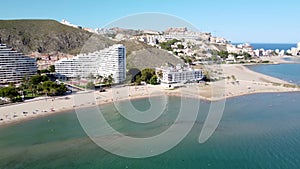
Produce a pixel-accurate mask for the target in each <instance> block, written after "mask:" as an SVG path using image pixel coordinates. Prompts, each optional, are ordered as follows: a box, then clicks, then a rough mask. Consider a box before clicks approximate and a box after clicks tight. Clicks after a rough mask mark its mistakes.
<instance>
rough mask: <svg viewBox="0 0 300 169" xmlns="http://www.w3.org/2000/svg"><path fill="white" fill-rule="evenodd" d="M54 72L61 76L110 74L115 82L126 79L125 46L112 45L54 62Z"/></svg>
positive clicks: (85, 76)
mask: <svg viewBox="0 0 300 169" xmlns="http://www.w3.org/2000/svg"><path fill="white" fill-rule="evenodd" d="M55 69H56V73H57V74H58V75H59V76H61V77H66V78H76V77H82V78H87V77H89V76H90V75H91V74H92V75H93V76H97V75H99V76H103V77H108V76H110V75H112V77H113V78H114V82H115V83H121V82H123V81H125V79H126V48H125V47H124V46H123V45H121V44H118V45H113V46H110V47H109V48H105V49H103V50H100V51H96V52H92V53H88V54H79V55H77V56H75V57H73V58H69V59H67V58H65V59H61V60H59V61H57V62H55Z"/></svg>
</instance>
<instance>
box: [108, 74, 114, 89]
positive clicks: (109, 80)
mask: <svg viewBox="0 0 300 169" xmlns="http://www.w3.org/2000/svg"><path fill="white" fill-rule="evenodd" d="M112 76H113V75H112V74H110V75H109V76H108V85H109V86H111V85H112V84H113V82H114V81H115V80H114V78H113V77H112Z"/></svg>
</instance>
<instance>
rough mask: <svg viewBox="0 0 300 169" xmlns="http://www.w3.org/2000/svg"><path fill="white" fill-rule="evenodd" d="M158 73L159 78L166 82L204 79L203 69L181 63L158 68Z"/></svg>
mask: <svg viewBox="0 0 300 169" xmlns="http://www.w3.org/2000/svg"><path fill="white" fill-rule="evenodd" d="M156 74H157V76H158V78H159V80H160V81H161V82H162V83H166V84H172V83H187V82H197V81H200V80H201V79H203V73H202V71H201V70H198V69H192V68H190V67H182V66H181V65H177V66H176V67H161V68H156Z"/></svg>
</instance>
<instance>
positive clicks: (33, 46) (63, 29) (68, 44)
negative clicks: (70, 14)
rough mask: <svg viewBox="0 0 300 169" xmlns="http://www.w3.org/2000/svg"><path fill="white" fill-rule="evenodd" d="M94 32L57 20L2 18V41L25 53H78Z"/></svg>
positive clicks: (0, 34) (0, 22)
mask: <svg viewBox="0 0 300 169" xmlns="http://www.w3.org/2000/svg"><path fill="white" fill-rule="evenodd" d="M91 36H92V33H90V32H87V31H84V30H81V29H77V28H73V27H70V26H66V25H63V24H61V23H59V22H57V21H55V20H0V41H1V43H5V44H7V45H8V46H11V47H13V48H15V49H16V50H18V51H21V52H23V53H25V54H29V53H31V52H36V51H37V52H40V53H50V52H53V51H59V52H62V53H69V54H77V53H79V52H80V50H81V48H82V47H83V45H84V44H85V41H87V40H88V39H89V38H90V37H91Z"/></svg>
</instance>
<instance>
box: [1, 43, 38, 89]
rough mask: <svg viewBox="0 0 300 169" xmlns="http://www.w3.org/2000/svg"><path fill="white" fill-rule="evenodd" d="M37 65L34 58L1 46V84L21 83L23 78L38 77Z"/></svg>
mask: <svg viewBox="0 0 300 169" xmlns="http://www.w3.org/2000/svg"><path fill="white" fill-rule="evenodd" d="M36 73H37V64H36V60H35V59H34V58H30V57H28V56H25V55H24V54H22V53H20V52H18V51H15V50H14V49H12V48H9V47H7V46H6V45H5V44H0V84H8V83H20V82H21V81H22V79H23V77H25V76H27V77H28V78H30V77H32V76H34V75H36Z"/></svg>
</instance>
